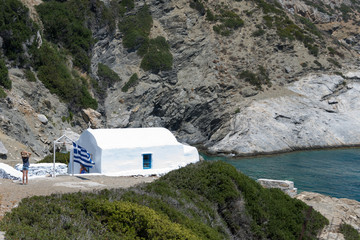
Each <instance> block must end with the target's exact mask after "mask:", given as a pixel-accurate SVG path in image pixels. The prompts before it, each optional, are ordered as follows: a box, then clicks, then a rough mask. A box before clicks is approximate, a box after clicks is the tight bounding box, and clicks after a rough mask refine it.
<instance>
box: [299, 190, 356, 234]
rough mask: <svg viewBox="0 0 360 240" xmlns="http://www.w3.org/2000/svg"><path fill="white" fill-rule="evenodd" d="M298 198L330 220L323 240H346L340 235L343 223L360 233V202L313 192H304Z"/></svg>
mask: <svg viewBox="0 0 360 240" xmlns="http://www.w3.org/2000/svg"><path fill="white" fill-rule="evenodd" d="M296 198H297V199H299V200H301V201H303V202H305V203H306V204H307V205H309V206H312V207H313V208H314V209H315V210H317V211H319V212H320V213H321V214H322V215H323V216H325V217H326V218H327V219H328V220H329V223H330V225H328V226H327V227H325V228H324V230H323V231H322V233H321V236H320V239H321V240H335V239H337V240H341V239H344V237H343V235H342V234H341V233H339V226H340V224H342V223H346V224H349V225H351V226H352V227H354V228H355V229H356V230H357V231H359V232H360V202H358V201H355V200H350V199H346V198H334V197H329V196H325V195H322V194H319V193H313V192H302V193H300V194H298V195H297V196H296Z"/></svg>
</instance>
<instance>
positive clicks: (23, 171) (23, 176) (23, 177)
mask: <svg viewBox="0 0 360 240" xmlns="http://www.w3.org/2000/svg"><path fill="white" fill-rule="evenodd" d="M25 172H26V170H23V184H24V183H25V181H24V180H25Z"/></svg>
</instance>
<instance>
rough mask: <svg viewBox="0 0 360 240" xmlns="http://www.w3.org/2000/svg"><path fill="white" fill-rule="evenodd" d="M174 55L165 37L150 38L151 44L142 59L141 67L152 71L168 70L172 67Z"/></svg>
mask: <svg viewBox="0 0 360 240" xmlns="http://www.w3.org/2000/svg"><path fill="white" fill-rule="evenodd" d="M172 64H173V56H172V54H171V53H170V47H169V44H168V43H167V42H166V40H165V38H164V37H157V38H155V39H150V41H149V46H148V49H147V51H146V53H145V54H144V57H143V59H142V61H141V65H140V66H141V68H142V69H144V70H145V71H148V70H151V71H152V72H159V71H166V70H170V69H171V68H172Z"/></svg>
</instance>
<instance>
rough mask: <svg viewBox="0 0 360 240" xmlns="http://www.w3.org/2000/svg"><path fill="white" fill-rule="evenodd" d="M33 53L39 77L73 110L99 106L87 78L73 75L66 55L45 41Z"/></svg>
mask: <svg viewBox="0 0 360 240" xmlns="http://www.w3.org/2000/svg"><path fill="white" fill-rule="evenodd" d="M33 55H34V60H33V62H34V65H35V69H36V70H37V72H38V78H39V80H40V81H41V82H42V83H43V84H44V85H45V87H46V88H47V89H49V90H50V92H51V93H53V94H56V95H58V96H59V97H60V98H61V99H62V100H64V101H66V102H67V103H68V104H69V106H70V108H71V109H73V110H78V109H79V108H88V107H90V108H93V109H96V108H97V102H96V100H95V99H93V98H92V97H91V95H90V93H89V91H88V89H87V82H86V80H85V79H82V78H81V77H73V76H72V74H71V72H70V71H69V69H68V68H67V66H66V64H65V61H66V59H65V57H64V56H63V55H61V54H60V52H59V51H58V50H57V49H56V48H54V47H52V46H51V44H49V43H47V42H44V43H43V45H42V47H41V48H39V49H37V50H36V51H34V53H33Z"/></svg>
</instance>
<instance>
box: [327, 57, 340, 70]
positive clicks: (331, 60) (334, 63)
mask: <svg viewBox="0 0 360 240" xmlns="http://www.w3.org/2000/svg"><path fill="white" fill-rule="evenodd" d="M327 60H328V62H329V63H331V64H333V65H334V66H336V67H338V68H341V67H342V66H341V64H340V63H339V62H338V61H336V60H335V59H334V58H328V59H327Z"/></svg>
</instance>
